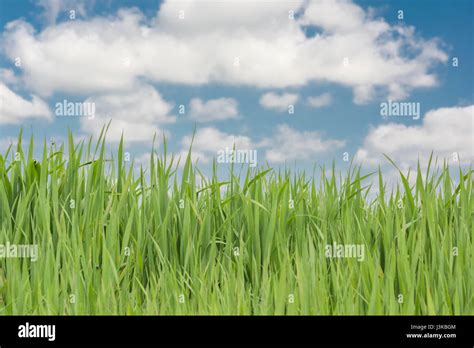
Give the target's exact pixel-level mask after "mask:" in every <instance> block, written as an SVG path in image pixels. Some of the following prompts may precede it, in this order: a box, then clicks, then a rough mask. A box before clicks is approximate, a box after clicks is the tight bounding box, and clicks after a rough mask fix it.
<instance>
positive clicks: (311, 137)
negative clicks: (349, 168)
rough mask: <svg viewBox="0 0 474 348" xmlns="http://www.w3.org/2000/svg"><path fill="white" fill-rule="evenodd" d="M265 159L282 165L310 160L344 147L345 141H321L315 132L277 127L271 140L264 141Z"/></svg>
mask: <svg viewBox="0 0 474 348" xmlns="http://www.w3.org/2000/svg"><path fill="white" fill-rule="evenodd" d="M264 143H265V144H266V146H268V149H267V151H266V158H267V160H268V161H270V162H274V163H282V162H287V161H291V160H311V161H313V162H314V156H317V155H319V154H321V153H324V152H329V151H333V150H335V149H338V148H340V147H342V146H344V144H345V141H343V140H335V139H323V136H322V134H321V133H319V132H317V131H301V132H300V131H298V130H296V129H293V128H291V127H290V126H288V125H286V124H280V125H278V126H277V130H276V134H275V135H274V137H273V138H272V139H266V140H265V142H264Z"/></svg>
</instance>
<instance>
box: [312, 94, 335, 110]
mask: <svg viewBox="0 0 474 348" xmlns="http://www.w3.org/2000/svg"><path fill="white" fill-rule="evenodd" d="M307 101H308V104H309V105H311V106H312V107H313V108H322V107H324V106H328V105H329V104H331V102H332V96H331V94H330V93H323V94H321V95H317V96H314V97H308V99H307Z"/></svg>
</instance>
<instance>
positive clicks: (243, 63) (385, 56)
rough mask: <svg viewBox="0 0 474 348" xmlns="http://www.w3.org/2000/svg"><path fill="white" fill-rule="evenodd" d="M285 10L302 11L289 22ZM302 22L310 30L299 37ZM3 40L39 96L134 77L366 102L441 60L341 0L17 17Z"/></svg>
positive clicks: (415, 84)
mask: <svg viewBox="0 0 474 348" xmlns="http://www.w3.org/2000/svg"><path fill="white" fill-rule="evenodd" d="M289 10H293V11H299V12H301V13H302V15H301V16H300V17H298V19H296V20H293V19H289V15H288V11H289ZM180 11H184V15H185V16H184V19H179V13H180ZM53 13H54V11H53ZM263 18H264V19H265V20H264V22H262V19H263ZM304 26H311V27H313V28H315V29H316V31H317V34H316V35H315V36H313V37H307V36H306V35H305V31H304ZM3 45H4V47H3V48H4V51H5V52H6V54H7V56H8V57H9V58H10V59H12V60H13V59H15V58H16V57H21V58H22V66H21V68H22V71H23V79H24V80H25V82H26V84H27V85H28V86H29V87H31V88H32V89H33V90H34V91H35V92H36V93H38V94H40V93H41V95H48V94H51V93H53V92H54V91H61V92H64V93H93V92H94V91H95V92H102V93H104V92H106V93H110V92H111V91H117V90H123V89H129V88H131V86H134V85H135V84H137V81H139V80H140V79H142V78H146V79H149V80H151V81H154V82H172V83H184V84H191V85H199V84H206V83H221V84H229V85H239V86H241V85H247V86H256V87H264V88H285V87H298V86H303V85H305V84H308V83H309V82H312V81H325V82H330V83H336V84H340V85H343V86H347V87H349V88H352V89H353V92H354V101H355V102H357V103H366V102H368V101H370V100H372V99H373V98H374V96H375V95H378V94H387V95H388V96H389V97H390V98H391V99H392V100H395V99H396V98H401V97H404V96H407V95H408V94H409V93H410V92H411V90H413V89H415V88H422V87H432V86H435V85H436V84H437V79H436V76H435V75H434V74H433V73H432V72H431V69H432V67H433V65H435V64H436V63H439V62H446V61H447V59H448V56H447V54H446V53H445V52H443V51H442V50H441V49H440V48H439V44H438V42H437V41H436V40H426V39H422V38H420V37H419V35H418V33H416V32H415V30H414V28H413V27H406V26H403V25H401V24H393V25H392V24H389V23H387V22H385V21H384V20H383V19H379V18H373V17H372V15H371V14H369V12H368V11H365V10H364V9H363V8H362V7H360V6H358V5H356V4H353V3H352V2H350V1H346V0H333V1H328V0H315V1H310V2H306V1H303V0H299V1H295V2H291V3H290V2H283V1H271V2H268V1H265V2H261V3H252V2H247V1H244V2H225V3H224V2H222V3H216V2H214V1H212V2H199V1H191V0H184V1H165V2H164V3H163V4H162V5H161V7H160V10H159V12H158V14H157V17H156V18H154V19H147V18H145V17H144V16H143V14H142V13H140V12H139V11H138V10H120V11H119V12H118V13H117V15H116V16H115V17H90V18H87V19H76V20H75V21H66V22H61V23H59V24H56V25H51V26H49V27H47V28H45V29H44V30H43V31H40V32H38V33H37V32H35V30H34V29H33V27H32V26H31V25H29V24H28V23H26V22H25V21H23V20H18V21H14V22H10V23H8V24H7V25H6V31H5V33H4V40H3ZM236 58H238V60H239V65H238V66H235V64H234V63H235V59H236ZM345 58H347V59H348V62H349V64H347V65H345V64H343V61H344V59H345Z"/></svg>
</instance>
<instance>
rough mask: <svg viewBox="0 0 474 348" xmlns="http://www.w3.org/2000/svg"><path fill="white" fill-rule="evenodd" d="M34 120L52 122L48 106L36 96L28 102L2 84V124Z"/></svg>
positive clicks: (0, 83)
mask: <svg viewBox="0 0 474 348" xmlns="http://www.w3.org/2000/svg"><path fill="white" fill-rule="evenodd" d="M33 118H37V119H44V120H51V112H50V110H49V107H48V105H47V104H46V103H45V102H44V101H43V100H42V99H41V98H39V97H37V96H36V95H32V96H31V100H27V99H25V98H23V97H21V96H20V95H18V94H16V93H15V92H14V91H12V90H11V89H10V88H8V87H7V85H5V84H4V83H2V82H0V124H22V123H23V122H24V121H25V120H26V119H33Z"/></svg>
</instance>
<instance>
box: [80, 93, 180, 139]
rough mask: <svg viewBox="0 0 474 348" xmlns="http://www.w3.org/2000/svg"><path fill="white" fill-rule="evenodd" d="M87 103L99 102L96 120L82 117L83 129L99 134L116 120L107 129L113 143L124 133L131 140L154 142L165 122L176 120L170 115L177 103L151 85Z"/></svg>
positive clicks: (161, 132) (91, 99)
mask: <svg viewBox="0 0 474 348" xmlns="http://www.w3.org/2000/svg"><path fill="white" fill-rule="evenodd" d="M86 102H90V103H95V110H96V112H95V117H94V118H93V119H89V118H86V117H84V118H82V119H81V129H82V131H83V132H86V133H92V134H94V135H96V136H98V135H99V134H100V130H101V129H102V127H103V126H104V125H105V124H107V123H108V122H109V120H112V122H111V125H110V128H109V130H108V132H107V140H108V141H110V142H117V141H119V140H120V137H121V135H122V132H123V133H124V137H125V138H126V140H127V141H129V142H151V141H152V140H153V136H154V135H155V134H156V135H157V136H158V137H161V136H162V134H163V132H164V131H163V130H162V129H161V128H160V126H161V125H163V124H169V123H174V122H175V121H176V117H175V116H172V115H170V114H169V113H170V112H171V110H172V108H173V106H172V105H171V104H170V103H168V102H167V101H165V100H164V99H163V97H162V96H161V95H160V94H159V93H158V92H157V91H156V90H155V88H153V87H152V86H149V85H142V86H140V87H139V88H137V89H136V90H134V91H133V92H127V93H125V92H124V93H116V94H110V95H101V96H98V97H91V98H88V99H87V100H86ZM165 134H166V135H167V136H168V135H169V134H168V133H166V132H165Z"/></svg>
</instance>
